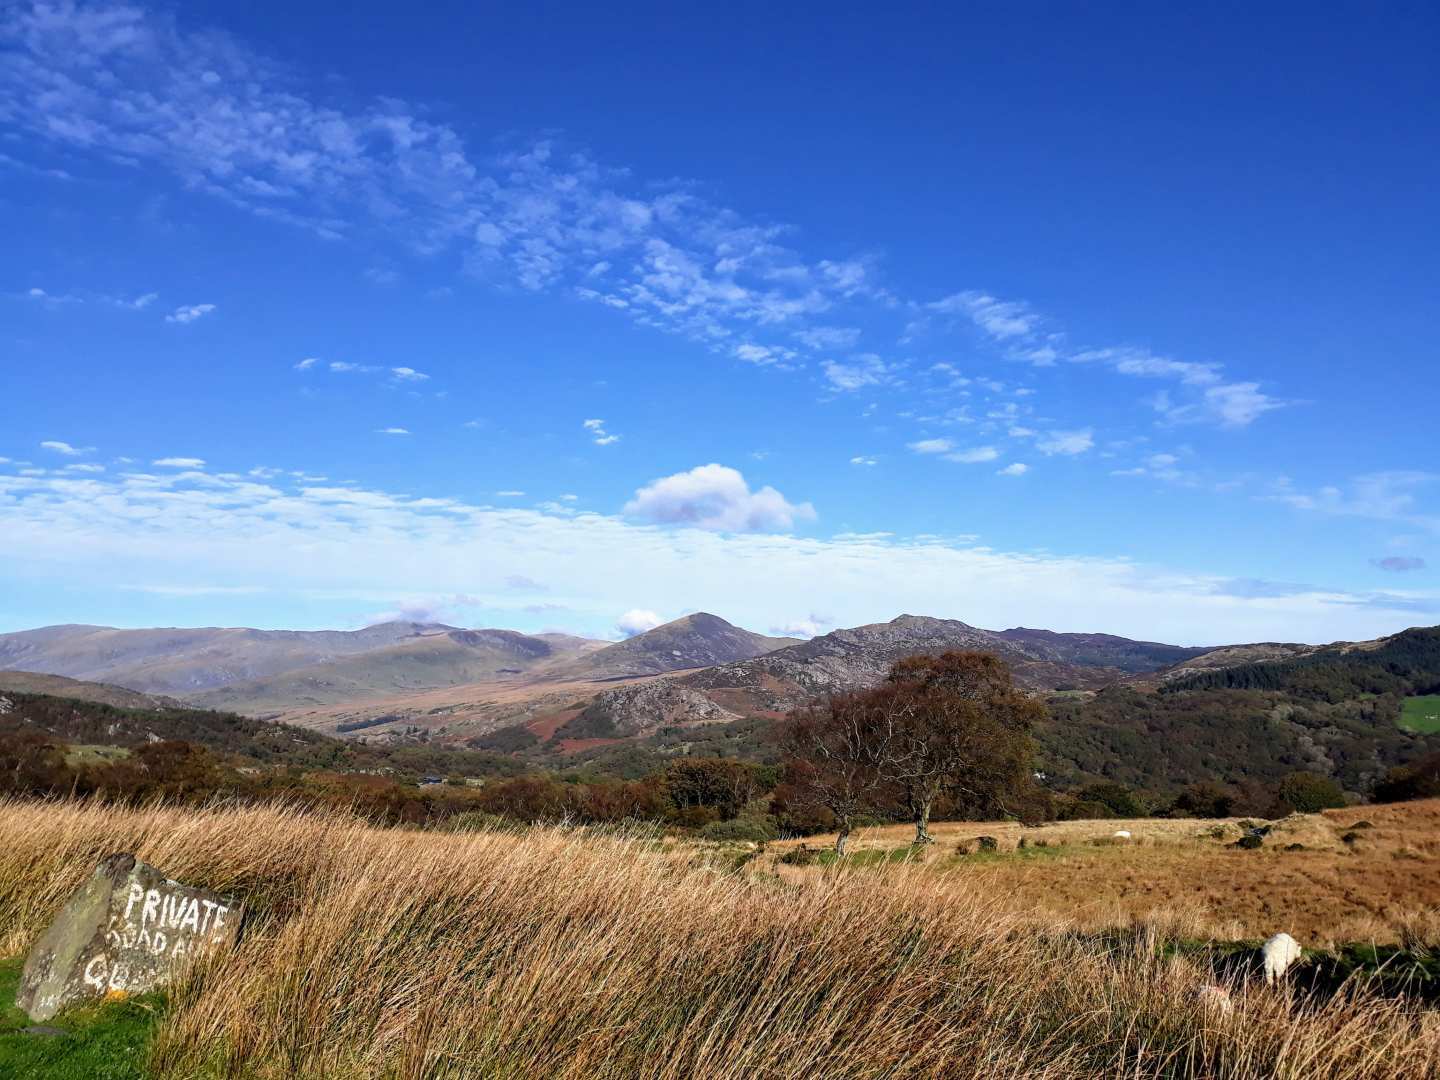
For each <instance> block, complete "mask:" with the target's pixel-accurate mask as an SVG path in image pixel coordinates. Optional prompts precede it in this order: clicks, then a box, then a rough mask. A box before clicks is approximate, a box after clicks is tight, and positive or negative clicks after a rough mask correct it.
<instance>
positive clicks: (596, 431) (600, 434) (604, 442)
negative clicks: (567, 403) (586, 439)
mask: <svg viewBox="0 0 1440 1080" xmlns="http://www.w3.org/2000/svg"><path fill="white" fill-rule="evenodd" d="M580 426H581V427H583V428H584V429H585V430H586V431H588V432H589V433H590V441H591V442H593V443H594V444H595V445H596V446H610V445H611V444H613V443H617V442H619V441H620V436H619V435H612V434H611V433H610V432H608V431H606V430H605V421H604V420H585V421H582V422H581V424H580Z"/></svg>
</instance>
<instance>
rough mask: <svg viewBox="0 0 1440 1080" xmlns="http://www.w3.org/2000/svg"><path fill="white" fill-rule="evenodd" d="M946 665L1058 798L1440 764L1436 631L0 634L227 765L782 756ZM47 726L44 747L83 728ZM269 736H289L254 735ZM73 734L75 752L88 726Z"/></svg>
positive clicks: (16, 686) (86, 697)
mask: <svg viewBox="0 0 1440 1080" xmlns="http://www.w3.org/2000/svg"><path fill="white" fill-rule="evenodd" d="M947 649H979V650H983V651H986V652H991V653H995V654H996V655H998V656H1000V657H1001V658H1003V659H1004V660H1006V661H1007V662H1008V663H1009V664H1010V666H1011V668H1012V670H1013V671H1014V672H1015V676H1016V679H1017V681H1018V682H1019V683H1020V684H1021V685H1022V686H1024V687H1026V688H1027V689H1029V690H1031V691H1032V692H1035V693H1037V694H1039V695H1041V696H1043V697H1044V698H1045V699H1046V701H1047V703H1048V705H1049V718H1048V719H1047V720H1046V721H1044V722H1043V723H1042V724H1041V725H1040V726H1039V727H1038V728H1037V731H1036V738H1037V742H1038V745H1039V751H1040V756H1039V759H1038V763H1039V765H1040V766H1041V767H1042V768H1043V770H1044V771H1045V772H1046V774H1047V775H1050V776H1052V777H1053V778H1055V780H1056V782H1057V783H1059V784H1061V785H1062V786H1065V785H1068V786H1074V785H1079V784H1083V783H1087V782H1091V781H1094V780H1096V779H1101V778H1103V779H1110V780H1119V781H1121V782H1123V783H1126V784H1131V785H1134V786H1139V787H1149V788H1153V789H1157V790H1172V791H1173V790H1177V789H1178V788H1180V787H1183V786H1184V785H1185V784H1187V783H1191V782H1193V781H1194V780H1196V779H1212V778H1218V779H1223V780H1227V781H1229V782H1231V783H1236V784H1244V783H1268V784H1273V783H1274V782H1276V781H1277V780H1278V779H1279V778H1280V777H1281V776H1283V775H1285V774H1286V773H1287V772H1291V771H1295V770H1297V769H1306V770H1310V771H1315V772H1319V773H1321V774H1324V775H1331V776H1335V777H1336V778H1337V779H1340V780H1341V781H1342V782H1343V783H1344V784H1345V785H1346V787H1347V789H1349V790H1353V791H1366V790H1369V787H1370V786H1371V785H1373V783H1374V782H1375V780H1376V779H1377V778H1378V777H1379V776H1380V775H1381V773H1383V771H1384V770H1385V769H1386V768H1388V767H1391V766H1393V765H1396V764H1403V763H1405V762H1407V761H1411V760H1414V759H1415V758H1417V757H1419V756H1421V755H1423V754H1425V753H1430V752H1434V751H1435V750H1437V749H1440V733H1427V732H1426V731H1423V730H1414V729H1412V728H1407V727H1405V725H1404V724H1403V723H1402V718H1401V706H1402V701H1403V699H1404V698H1406V697H1407V696H1413V695H1426V694H1436V693H1440V628H1437V629H1430V630H1426V629H1412V630H1407V631H1403V632H1401V633H1399V634H1396V635H1392V636H1390V637H1387V638H1382V639H1378V640H1376V641H1370V642H1358V643H1351V642H1340V643H1335V644H1331V645H1326V646H1317V645H1304V644H1296V643H1283V642H1270V643H1263V642H1262V643H1254V644H1245V645H1222V646H1218V647H1215V648H1200V647H1189V646H1175V645H1167V644H1163V643H1158V642H1149V641H1134V640H1131V639H1128V638H1123V637H1116V636H1113V635H1106V634H1068V633H1055V632H1051V631H1048V630H1037V629H1029V628H1015V629H1010V630H1000V631H992V630H984V629H981V628H978V627H975V626H971V625H969V624H967V623H964V622H960V621H958V620H953V619H937V618H929V617H925V616H915V615H902V616H900V617H898V618H895V619H892V620H891V621H889V622H884V623H874V624H870V625H867V626H859V627H853V628H848V629H841V630H836V631H833V632H831V633H828V634H824V635H821V636H817V637H814V638H811V639H809V640H797V639H793V638H776V637H767V636H765V635H762V634H756V633H752V632H750V631H747V630H743V629H741V628H739V627H736V626H733V625H732V624H730V623H728V622H726V621H725V620H724V619H721V618H719V617H717V616H715V615H711V614H707V613H696V614H693V615H688V616H686V617H684V618H682V619H677V620H675V621H674V622H671V623H667V624H665V625H663V626H660V627H657V628H656V629H654V630H651V631H648V632H647V633H644V634H639V635H636V636H635V637H632V638H630V639H628V640H626V641H621V642H606V641H597V640H592V639H585V638H577V637H572V636H568V635H563V634H538V635H529V634H521V633H516V632H514V631H510V630H496V629H482V630H466V629H459V628H456V627H450V626H444V625H440V624H433V623H386V624H381V625H379V626H372V627H367V628H366V629H364V630H358V631H351V632H342V631H320V632H308V631H259V630H244V629H219V628H212V629H190V630H180V629H167V630H117V629H112V628H106V627H89V626H66V627H48V628H44V629H41V630H35V631H26V632H22V633H18V634H9V635H0V665H4V667H6V668H9V669H10V670H0V692H3V693H8V694H11V695H12V697H14V696H15V695H19V697H16V698H15V700H20V699H21V698H23V699H25V700H27V701H38V700H39V698H38V696H39V695H47V697H46V698H45V700H51V701H60V700H70V701H72V702H74V701H76V700H77V699H78V700H81V701H86V702H94V703H98V704H97V707H106V708H111V709H121V710H130V711H131V712H136V714H137V718H136V719H134V720H133V721H129V720H127V721H125V723H131V724H132V726H136V725H138V726H137V727H136V730H137V731H142V733H144V737H146V738H149V737H151V735H152V734H154V735H156V737H160V736H163V735H164V733H165V732H166V731H169V730H170V729H176V730H178V731H179V732H180V734H179V735H171V736H169V737H183V738H188V737H189V733H190V732H192V731H199V732H201V733H202V734H204V733H206V732H208V733H209V734H205V738H207V739H209V740H210V741H211V742H213V743H214V744H215V745H216V746H217V747H219V746H222V745H223V744H225V741H226V740H227V739H229V738H230V734H229V733H230V732H233V731H241V730H243V731H245V732H250V734H248V735H247V736H246V737H247V738H249V739H252V741H253V739H255V738H262V736H263V733H264V731H265V730H266V729H270V730H273V731H274V735H273V737H272V740H271V741H274V740H280V743H279V745H288V744H286V743H284V739H285V735H284V732H286V731H289V732H291V733H293V735H296V736H298V735H304V736H305V737H306V738H317V737H322V736H325V735H329V736H339V737H341V738H342V739H344V740H347V741H348V744H349V745H350V746H352V747H355V748H357V749H360V748H364V747H368V748H371V749H374V750H376V751H379V750H380V749H381V748H382V747H384V746H390V747H394V748H396V752H399V751H400V750H402V749H406V748H408V749H409V750H413V751H416V752H418V751H420V749H421V748H422V747H428V748H430V749H431V751H434V752H440V751H442V750H444V752H446V753H449V752H450V749H461V748H464V749H468V750H472V751H483V752H486V753H487V754H488V755H489V757H488V758H487V760H492V761H507V762H511V764H512V767H515V768H523V767H526V763H527V762H528V763H530V764H532V765H542V766H546V767H551V768H559V769H572V768H581V769H588V770H594V771H599V772H601V773H607V774H611V775H622V776H624V775H630V776H636V775H643V774H644V773H646V772H653V771H655V770H656V769H657V768H662V767H663V766H664V764H665V762H666V761H668V760H670V759H671V758H673V757H674V756H675V755H677V754H682V755H683V754H700V755H705V754H720V755H725V756H738V757H747V758H752V759H762V760H773V759H774V755H775V747H774V744H773V742H772V741H771V739H770V737H769V731H770V728H771V725H772V723H773V721H774V720H775V719H776V718H778V717H780V716H782V715H783V714H784V713H785V712H786V711H788V710H790V709H792V708H794V707H796V706H798V705H803V704H805V703H808V702H810V701H813V700H815V699H816V698H819V697H823V696H824V695H826V694H828V693H833V692H837V691H846V690H853V689H859V688H862V687H866V686H870V685H874V684H875V683H877V682H879V681H880V680H881V679H883V678H884V676H885V673H886V671H887V670H888V669H889V667H890V665H891V664H892V663H893V662H894V661H895V660H897V659H900V658H901V657H904V656H910V655H915V654H918V653H934V652H939V651H944V650H947ZM24 669H29V670H24ZM97 676H98V677H103V679H104V680H105V681H103V682H97V681H94V680H95V679H96V678H97ZM27 707H28V708H32V709H35V708H40V706H39V705H32V706H27ZM46 709H48V711H47V712H45V716H46V717H48V719H47V720H45V723H44V725H43V726H45V727H46V729H47V730H50V729H54V730H56V731H62V729H63V730H68V728H67V727H66V725H69V727H74V726H75V725H76V724H78V723H80V721H79V720H76V719H74V718H71V719H68V720H67V719H66V717H67V716H69V714H68V713H66V712H65V710H64V709H63V708H59V707H58V706H57V707H49V706H47V707H46ZM203 710H218V711H212V712H206V711H203ZM235 714H241V715H235ZM76 715H77V716H78V715H80V714H76ZM85 715H87V716H88V715H89V714H85ZM97 715H99V714H97ZM105 715H106V716H109V715H110V714H105ZM205 717H211V718H213V719H212V720H206V719H204V718H205ZM177 718H180V719H177ZM12 719H13V717H12ZM181 719H183V724H181V723H180V720H181ZM263 720H280V721H284V722H285V724H284V726H281V727H276V726H275V725H271V724H263V723H261V724H260V726H259V727H258V728H255V730H254V731H253V732H251V730H250V727H246V726H245V725H251V726H253V725H254V724H255V723H256V722H257V721H263ZM86 723H89V725H90V726H89V727H88V728H84V731H83V732H81V733H82V734H83V733H89V732H90V728H95V727H96V725H97V724H99V723H100V721H99V720H95V721H94V722H90V721H86ZM113 723H114V721H113V720H112V719H106V720H105V721H104V725H102V726H105V727H106V730H108V727H109V726H112V725H113ZM177 724H180V728H176V725H177ZM56 725H60V726H59V727H57V726H56ZM81 726H82V727H84V725H83V724H82V725H81ZM122 726H123V724H122ZM295 727H300V728H305V729H309V730H308V731H307V732H295ZM211 729H213V731H212V730H211ZM79 730H80V729H77V731H79ZM323 742H324V743H325V744H329V743H330V742H331V741H330V740H328V739H325V740H323ZM207 745H208V744H207ZM306 745H309V744H306ZM316 745H317V746H320V745H321V744H316ZM335 745H341V744H335ZM446 748H450V749H446ZM306 752H307V753H309V752H310V751H306ZM387 752H388V751H387ZM427 752H430V751H427ZM315 753H331V751H329V750H323V751H322V750H316V751H315ZM496 755H499V756H498V757H497V756H496Z"/></svg>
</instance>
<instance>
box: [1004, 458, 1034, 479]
mask: <svg viewBox="0 0 1440 1080" xmlns="http://www.w3.org/2000/svg"><path fill="white" fill-rule="evenodd" d="M1029 471H1030V466H1029V465H1026V464H1025V463H1024V462H1023V461H1012V462H1011V463H1010V464H1009V465H1006V466H1005V467H1004V468H1003V469H996V470H995V475H996V476H1024V475H1025V474H1026V473H1027V472H1029Z"/></svg>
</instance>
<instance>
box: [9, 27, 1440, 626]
mask: <svg viewBox="0 0 1440 1080" xmlns="http://www.w3.org/2000/svg"><path fill="white" fill-rule="evenodd" d="M1437 31H1440V17H1437V15H1436V14H1435V12H1434V11H1427V10H1425V9H1424V8H1423V6H1411V7H1408V8H1405V7H1400V6H1398V5H1392V6H1374V5H1372V6H1360V5H1355V6H1335V5H1322V6H1316V5H1308V6H1298V5H1297V6H1294V7H1289V8H1288V9H1287V8H1286V7H1284V6H1273V7H1271V8H1270V9H1269V11H1268V12H1265V13H1258V14H1257V13H1256V12H1253V11H1245V12H1242V11H1239V10H1235V11H1230V12H1211V13H1205V14H1201V13H1198V12H1190V13H1164V12H1156V11H1154V10H1150V9H1147V8H1145V7H1143V6H1136V5H1108V6H1105V5H1102V6H1099V8H1097V7H1095V6H1092V7H1090V8H1087V9H1085V10H1081V9H1079V8H1078V7H1076V8H1074V9H1073V10H1068V11H1067V10H1065V9H1064V8H1062V7H1060V6H1054V5H1044V6H1042V5H1011V6H1009V8H1008V9H1007V10H1000V9H999V8H998V7H997V8H991V9H984V8H976V9H971V10H958V9H952V8H948V7H940V6H935V7H924V6H909V7H903V6H902V7H900V8H893V9H889V10H884V11H882V10H880V9H877V8H874V7H873V6H853V7H848V8H845V9H837V8H836V6H834V5H827V6H825V7H824V8H823V9H822V8H820V7H818V6H809V5H790V6H788V7H787V8H786V10H783V11H776V10H774V9H773V6H763V7H762V6H760V5H725V6H724V7H723V8H721V7H720V6H718V5H717V6H716V7H715V8H714V10H712V11H711V12H708V13H706V12H690V13H684V14H681V15H678V16H677V14H676V13H675V12H674V11H673V10H672V9H671V8H669V7H662V6H653V7H645V6H640V5H626V6H625V7H623V9H606V10H603V11H602V10H601V9H598V8H595V7H594V6H593V5H583V6H582V5H577V6H574V7H564V6H557V5H526V6H525V8H524V10H520V9H519V8H518V6H517V8H516V9H515V10H509V11H506V10H502V9H499V8H493V9H487V10H477V9H476V8H475V7H474V6H473V5H452V6H445V5H424V6H423V9H422V10H416V9H415V8H414V7H413V6H412V7H409V8H402V7H396V6H388V5H386V6H382V5H376V4H357V5H352V6H351V7H348V8H347V9H346V12H345V14H344V17H343V18H341V17H337V16H335V15H334V14H332V13H328V12H322V11H320V10H319V9H318V8H317V9H315V10H309V9H303V6H302V9H297V8H296V7H295V5H285V6H283V7H282V6H281V5H279V4H272V3H263V2H262V3H250V4H246V5H228V4H195V5H190V6H187V7H185V8H183V9H175V8H156V7H144V6H129V5H125V6H120V5H105V4H100V5H89V4H86V5H74V6H72V5H67V4H56V5H36V6H33V7H32V6H30V5H15V6H7V7H6V8H5V14H4V19H3V20H0V39H3V42H0V43H3V46H4V51H3V53H0V221H3V235H4V237H5V238H6V239H5V243H4V244H3V245H0V374H3V380H4V381H3V401H4V404H5V406H6V408H5V414H6V423H5V425H4V427H3V430H0V560H3V561H0V630H13V629H20V628H24V627H29V626H35V625H41V624H45V623H54V622H70V621H75V622H102V623H111V624H116V625H134V626H139V625H195V624H207V625H208V624H223V625H237V624H244V625H257V626H265V627H296V628H302V627H322V626H338V627H346V626H358V625H362V624H363V623H365V622H367V621H373V620H375V619H378V618H382V617H389V616H394V615H397V614H407V615H425V616H433V617H439V618H443V619H445V620H447V621H451V622H456V623H463V624H465V625H502V626H513V627H516V628H519V629H527V630H539V629H546V628H564V629H569V630H574V631H578V632H583V633H589V634H596V635H609V634H614V633H616V632H623V631H617V626H620V627H624V628H626V629H633V628H634V627H636V626H641V625H644V624H645V623H646V622H647V621H649V620H651V619H652V618H654V619H659V618H673V617H675V616H678V615H680V614H683V613H685V612H687V611H691V610H697V609H706V610H712V611H715V612H716V613H718V614H721V615H724V616H726V617H728V618H731V619H732V620H734V621H737V622H740V623H743V624H745V625H748V626H751V627H753V628H756V629H760V630H772V629H773V630H789V631H794V632H802V633H805V632H816V631H824V630H826V629H829V628H832V627H834V626H838V625H854V624H856V623H860V622H866V621H875V620H880V619H888V618H891V617H893V616H894V615H896V614H899V613H900V612H902V611H910V612H918V613H926V614H934V615H941V616H947V617H954V618H961V619H965V620H966V621H969V622H972V623H975V624H977V625H982V626H989V627H1001V626H1012V625H1030V626H1045V627H1049V628H1052V629H1059V630H1105V631H1111V632H1116V633H1124V634H1127V635H1131V636H1142V637H1151V638H1158V639H1163V640H1170V641H1177V642H1185V643H1191V642H1199V643H1205V642H1220V641H1238V640H1268V639H1285V640H1331V639H1335V638H1341V637H1352V638H1354V637H1366V636H1373V635H1376V634H1380V633H1385V632H1391V631H1394V630H1397V629H1400V628H1402V627H1404V626H1407V625H1414V624H1431V623H1435V622H1437V621H1440V617H1437V616H1440V583H1437V578H1436V574H1437V572H1440V483H1437V481H1440V461H1437V453H1436V449H1435V435H1434V431H1435V426H1434V425H1435V420H1434V418H1435V390H1436V389H1437V385H1436V384H1437V377H1436V375H1435V356H1434V352H1435V344H1434V342H1435V340H1436V334H1435V330H1436V322H1437V311H1440V305H1437V302H1436V299H1437V298H1436V284H1437V278H1440V274H1437V271H1440V255H1437V252H1440V235H1437V234H1440V228H1437V223H1440V210H1437V206H1440V203H1437V200H1436V198H1435V195H1434V177H1435V176H1436V174H1437V166H1440V140H1437V139H1436V137H1435V128H1434V124H1433V115H1432V113H1431V110H1432V108H1433V102H1434V101H1435V100H1436V99H1437V94H1440V74H1437V70H1436V68H1435V65H1434V63H1433V57H1434V54H1435V48H1436V46H1437V44H1440V33H1437Z"/></svg>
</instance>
